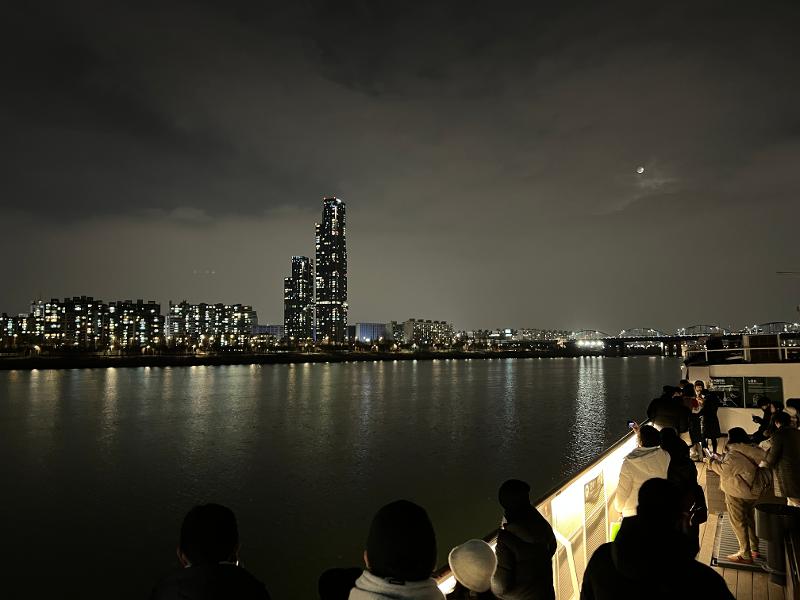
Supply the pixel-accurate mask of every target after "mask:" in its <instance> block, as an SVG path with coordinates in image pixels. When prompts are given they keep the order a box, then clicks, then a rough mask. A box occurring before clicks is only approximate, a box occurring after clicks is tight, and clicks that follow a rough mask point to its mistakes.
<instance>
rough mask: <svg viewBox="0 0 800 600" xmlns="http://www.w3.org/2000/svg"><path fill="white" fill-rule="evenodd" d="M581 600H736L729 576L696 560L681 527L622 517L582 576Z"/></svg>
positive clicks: (593, 556)
mask: <svg viewBox="0 0 800 600" xmlns="http://www.w3.org/2000/svg"><path fill="white" fill-rule="evenodd" d="M580 597H581V600H640V599H642V598H647V599H648V600H667V599H669V600H673V599H674V598H680V599H681V600H717V599H720V600H733V595H731V593H730V591H729V590H728V586H727V585H726V584H725V580H724V579H722V577H721V576H720V575H719V574H717V573H716V572H715V571H714V570H713V569H712V568H711V567H709V566H707V565H704V564H703V563H701V562H698V561H696V560H694V556H693V555H692V554H691V552H690V551H687V547H686V540H685V539H684V536H683V534H681V533H680V532H678V531H672V530H669V529H665V528H664V527H663V526H658V525H653V524H650V523H648V522H647V521H644V520H642V518H641V517H629V518H627V519H623V521H622V526H621V527H620V529H619V532H618V533H617V537H616V538H615V539H614V541H613V542H609V543H607V544H603V545H602V546H600V547H599V548H598V549H597V550H596V551H595V553H594V554H593V555H592V558H591V559H590V560H589V564H588V565H587V566H586V571H585V572H584V575H583V586H582V588H581V596H580Z"/></svg>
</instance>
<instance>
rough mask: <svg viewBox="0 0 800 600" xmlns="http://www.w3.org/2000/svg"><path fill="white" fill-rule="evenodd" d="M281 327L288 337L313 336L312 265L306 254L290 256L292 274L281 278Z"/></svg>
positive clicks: (302, 338) (305, 338) (295, 338)
mask: <svg viewBox="0 0 800 600" xmlns="http://www.w3.org/2000/svg"><path fill="white" fill-rule="evenodd" d="M283 329H284V334H285V335H286V337H287V338H289V339H294V340H309V339H312V338H313V337H314V267H313V265H312V264H311V261H310V260H309V259H308V257H306V256H293V257H292V274H291V276H290V277H286V278H285V279H284V280H283Z"/></svg>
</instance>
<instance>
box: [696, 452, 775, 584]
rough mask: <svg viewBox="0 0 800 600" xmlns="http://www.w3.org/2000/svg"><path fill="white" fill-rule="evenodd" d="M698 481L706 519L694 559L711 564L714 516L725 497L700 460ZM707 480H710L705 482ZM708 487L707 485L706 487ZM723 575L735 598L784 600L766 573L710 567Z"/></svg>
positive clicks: (715, 521) (721, 507) (715, 525)
mask: <svg viewBox="0 0 800 600" xmlns="http://www.w3.org/2000/svg"><path fill="white" fill-rule="evenodd" d="M697 467H698V469H697V472H698V481H699V483H700V485H702V486H703V489H704V490H706V498H707V500H708V508H709V514H708V521H707V522H706V523H704V524H703V525H701V526H700V553H699V554H698V555H697V560H699V561H700V562H702V563H703V564H706V565H709V564H711V554H712V552H713V551H714V536H715V534H716V531H717V519H718V517H719V513H720V512H721V511H724V507H725V504H724V500H721V498H722V492H720V491H719V483H718V481H716V480H714V478H709V481H708V482H707V479H706V466H705V465H704V464H702V463H698V464H697ZM707 483H711V485H710V486H707V485H706V484H707ZM709 488H710V489H709ZM712 568H713V569H715V570H716V571H717V572H718V573H720V574H721V575H722V577H723V578H724V579H725V583H727V584H728V589H730V591H731V593H732V594H733V595H734V596H736V598H737V600H786V596H785V591H784V588H783V587H782V586H779V585H777V584H775V583H772V582H771V581H770V580H769V575H768V574H767V573H758V572H753V571H747V570H743V569H725V568H720V567H712Z"/></svg>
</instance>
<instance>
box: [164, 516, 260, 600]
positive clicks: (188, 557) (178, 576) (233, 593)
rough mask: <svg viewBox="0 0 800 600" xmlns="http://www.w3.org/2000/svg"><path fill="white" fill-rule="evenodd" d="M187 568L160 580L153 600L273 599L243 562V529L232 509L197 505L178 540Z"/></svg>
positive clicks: (186, 518)
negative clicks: (241, 529) (240, 564)
mask: <svg viewBox="0 0 800 600" xmlns="http://www.w3.org/2000/svg"><path fill="white" fill-rule="evenodd" d="M178 560H179V561H180V563H181V565H182V566H183V569H182V570H181V571H179V572H177V573H175V574H173V575H170V576H169V577H167V578H166V579H164V580H163V581H162V582H161V583H159V584H158V585H157V586H156V587H155V589H154V590H153V593H152V595H151V596H150V598H151V600H178V599H180V600H200V599H202V600H269V593H267V589H266V588H265V587H264V584H263V583H261V582H260V581H259V580H258V579H256V578H255V577H253V576H252V575H251V574H250V573H248V572H247V571H246V570H244V569H243V568H242V567H240V566H239V529H238V526H237V524H236V516H235V515H234V514H233V511H231V509H229V508H227V507H225V506H221V505H219V504H204V505H202V506H195V507H194V508H193V509H191V510H190V511H189V512H188V513H187V514H186V517H185V518H184V519H183V525H182V526H181V537H180V542H179V544H178Z"/></svg>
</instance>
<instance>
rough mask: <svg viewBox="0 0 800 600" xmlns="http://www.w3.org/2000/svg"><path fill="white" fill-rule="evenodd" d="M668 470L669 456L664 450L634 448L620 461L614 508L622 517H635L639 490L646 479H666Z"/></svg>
mask: <svg viewBox="0 0 800 600" xmlns="http://www.w3.org/2000/svg"><path fill="white" fill-rule="evenodd" d="M668 470H669V454H667V453H666V452H665V451H664V450H662V449H661V448H659V447H658V446H654V447H651V448H636V449H635V450H634V451H633V452H631V453H630V454H628V456H626V457H625V460H623V461H622V467H621V468H620V470H619V483H618V484H617V493H616V495H615V496H614V508H615V509H616V510H618V511H619V512H620V513H622V516H623V517H632V516H633V515H635V514H636V506H637V504H638V503H639V488H640V487H642V484H643V483H644V482H645V481H647V480H648V479H653V478H659V479H666V478H667V472H668Z"/></svg>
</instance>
